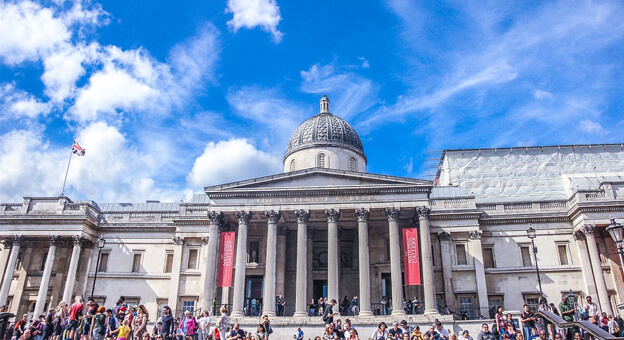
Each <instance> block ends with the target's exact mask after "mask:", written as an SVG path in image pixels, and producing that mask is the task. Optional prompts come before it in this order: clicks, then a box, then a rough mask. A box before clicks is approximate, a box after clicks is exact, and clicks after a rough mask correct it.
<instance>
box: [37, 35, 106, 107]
mask: <svg viewBox="0 0 624 340" xmlns="http://www.w3.org/2000/svg"><path fill="white" fill-rule="evenodd" d="M95 48H96V47H95V46H94V45H91V46H89V47H86V48H82V47H80V46H76V47H75V48H71V47H69V46H68V47H67V48H64V49H61V50H59V51H55V52H53V53H52V54H50V55H49V56H48V57H47V58H45V59H44V61H43V65H44V69H45V71H44V73H43V75H42V76H41V80H42V81H43V84H44V85H45V93H46V95H47V96H48V97H50V99H52V100H53V101H55V102H62V101H63V100H65V99H66V98H68V97H70V96H72V95H73V92H74V89H75V87H76V81H77V80H78V79H79V78H80V77H81V76H83V75H84V74H85V69H84V67H83V66H82V63H83V61H85V59H86V58H87V57H88V56H87V55H88V54H91V55H93V54H95Z"/></svg>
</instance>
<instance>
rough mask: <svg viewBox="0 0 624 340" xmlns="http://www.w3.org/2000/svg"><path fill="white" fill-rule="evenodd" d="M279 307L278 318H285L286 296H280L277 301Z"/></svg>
mask: <svg viewBox="0 0 624 340" xmlns="http://www.w3.org/2000/svg"><path fill="white" fill-rule="evenodd" d="M276 305H277V316H284V308H285V306H286V300H284V296H282V295H278V296H277V300H276Z"/></svg>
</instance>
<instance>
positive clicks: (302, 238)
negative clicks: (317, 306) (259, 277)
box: [294, 209, 310, 317]
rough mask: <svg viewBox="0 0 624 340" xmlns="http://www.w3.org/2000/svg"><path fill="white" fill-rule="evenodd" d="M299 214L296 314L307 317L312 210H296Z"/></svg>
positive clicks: (297, 214)
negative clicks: (308, 261)
mask: <svg viewBox="0 0 624 340" xmlns="http://www.w3.org/2000/svg"><path fill="white" fill-rule="evenodd" d="M295 215H296V216H297V278H296V280H295V289H296V291H295V294H296V298H295V315H294V316H296V317H307V316H308V312H307V308H306V302H307V301H306V297H307V289H308V287H307V285H308V282H307V281H308V278H307V275H308V268H307V267H308V263H307V253H308V243H307V241H308V219H310V211H308V210H303V209H299V210H295Z"/></svg>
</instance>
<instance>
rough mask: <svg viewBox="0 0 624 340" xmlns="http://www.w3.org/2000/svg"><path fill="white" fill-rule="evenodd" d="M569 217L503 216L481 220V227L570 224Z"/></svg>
mask: <svg viewBox="0 0 624 340" xmlns="http://www.w3.org/2000/svg"><path fill="white" fill-rule="evenodd" d="M570 221H571V220H570V218H569V217H568V216H518V217H514V216H504V217H503V216H501V217H496V218H490V217H488V218H481V219H479V224H481V225H495V224H521V223H548V222H570Z"/></svg>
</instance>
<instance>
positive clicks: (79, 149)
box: [72, 139, 87, 156]
mask: <svg viewBox="0 0 624 340" xmlns="http://www.w3.org/2000/svg"><path fill="white" fill-rule="evenodd" d="M86 152H87V150H85V149H83V148H82V147H81V146H80V144H78V141H76V140H75V139H74V144H73V145H72V153H73V154H74V155H76V156H84V155H85V153H86Z"/></svg>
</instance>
